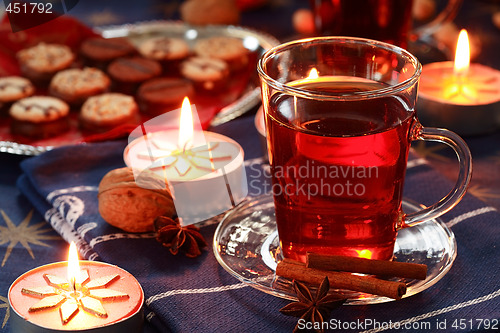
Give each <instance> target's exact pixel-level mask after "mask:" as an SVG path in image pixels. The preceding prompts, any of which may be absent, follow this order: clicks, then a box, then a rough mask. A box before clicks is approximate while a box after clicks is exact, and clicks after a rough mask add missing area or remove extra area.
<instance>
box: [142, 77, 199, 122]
mask: <svg viewBox="0 0 500 333" xmlns="http://www.w3.org/2000/svg"><path fill="white" fill-rule="evenodd" d="M193 95H194V88H193V84H192V83H191V82H190V81H189V80H186V79H178V78H156V79H151V80H149V81H146V82H144V83H143V84H141V86H140V87H139V90H138V92H137V100H138V103H139V109H140V110H141V112H143V113H146V114H149V115H153V116H157V115H160V114H163V113H165V112H168V111H172V110H175V109H178V108H180V106H181V104H182V100H183V99H184V97H186V96H187V97H189V98H192V97H193Z"/></svg>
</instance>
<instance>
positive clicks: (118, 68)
mask: <svg viewBox="0 0 500 333" xmlns="http://www.w3.org/2000/svg"><path fill="white" fill-rule="evenodd" d="M161 72H162V67H161V65H160V63H159V62H157V61H156V60H152V59H146V58H141V57H132V58H118V59H116V60H114V61H113V62H112V63H111V64H110V65H109V66H108V74H109V76H110V77H111V79H112V80H113V87H114V88H113V90H116V91H119V92H122V93H125V94H134V93H135V92H136V90H137V88H138V87H139V84H140V83H142V82H144V81H146V80H149V79H152V78H154V77H157V76H159V75H160V74H161Z"/></svg>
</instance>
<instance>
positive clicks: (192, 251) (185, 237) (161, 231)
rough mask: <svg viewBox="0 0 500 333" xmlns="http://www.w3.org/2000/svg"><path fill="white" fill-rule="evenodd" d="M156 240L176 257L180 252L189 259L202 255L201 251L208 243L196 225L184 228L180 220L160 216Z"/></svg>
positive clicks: (157, 221)
mask: <svg viewBox="0 0 500 333" xmlns="http://www.w3.org/2000/svg"><path fill="white" fill-rule="evenodd" d="M155 229H156V232H157V235H156V240H157V241H158V242H160V243H161V244H162V245H163V246H165V247H167V248H168V249H169V250H170V253H172V254H173V255H176V254H177V253H178V252H179V250H181V251H182V252H184V254H185V255H186V256H187V257H190V258H194V257H197V256H199V255H200V254H201V249H202V248H204V247H205V246H207V242H206V241H205V239H204V238H203V236H202V235H201V233H200V231H199V229H198V228H197V227H195V226H194V225H186V226H182V225H181V224H180V222H179V219H178V218H176V219H175V220H174V219H172V218H170V217H166V216H159V217H157V218H156V219H155Z"/></svg>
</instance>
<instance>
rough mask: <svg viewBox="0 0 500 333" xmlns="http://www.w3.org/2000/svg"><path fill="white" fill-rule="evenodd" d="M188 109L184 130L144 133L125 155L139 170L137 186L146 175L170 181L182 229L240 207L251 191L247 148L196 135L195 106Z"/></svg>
mask: <svg viewBox="0 0 500 333" xmlns="http://www.w3.org/2000/svg"><path fill="white" fill-rule="evenodd" d="M183 104H184V106H183V108H182V110H181V115H180V118H181V124H180V125H179V127H178V128H174V127H170V128H165V126H163V128H162V126H154V127H155V131H153V132H150V131H148V130H147V129H145V130H143V132H145V134H144V135H142V136H139V137H138V138H136V139H134V140H133V141H131V142H130V143H129V145H128V146H127V148H126V149H125V152H124V160H125V164H126V165H127V166H129V167H131V168H132V169H134V175H136V177H135V178H136V182H137V181H138V179H139V178H140V177H141V175H145V173H143V171H144V170H147V171H152V172H153V173H154V174H155V175H156V177H160V178H161V179H163V180H164V182H165V186H169V187H170V189H171V190H172V192H173V197H174V204H175V208H176V211H177V215H178V216H179V217H180V219H181V223H182V224H183V225H187V224H191V223H196V222H200V221H203V220H206V219H208V218H210V217H213V216H216V215H218V214H220V213H222V212H224V211H226V210H228V209H230V208H232V207H234V206H235V205H236V204H238V203H239V202H240V201H241V200H243V199H244V198H245V196H246V194H247V192H248V189H247V184H246V176H245V168H244V164H243V160H244V158H243V149H242V148H241V146H240V145H239V144H238V143H237V142H235V141H234V140H232V139H230V138H228V137H226V136H224V135H221V134H217V133H212V132H208V131H201V130H200V129H198V128H194V129H193V120H192V119H193V117H192V113H191V112H192V111H191V107H190V105H189V101H188V102H187V104H186V102H185V103H183ZM186 105H187V106H186ZM186 112H189V113H191V116H189V115H186ZM169 113H170V112H169ZM170 118H172V117H170ZM183 121H184V122H183ZM186 124H187V125H186ZM149 128H151V126H149ZM141 183H144V182H138V185H139V186H143V185H141Z"/></svg>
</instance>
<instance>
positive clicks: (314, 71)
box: [307, 68, 319, 79]
mask: <svg viewBox="0 0 500 333" xmlns="http://www.w3.org/2000/svg"><path fill="white" fill-rule="evenodd" d="M318 77H319V75H318V70H317V69H316V68H313V69H311V71H310V72H309V75H308V76H307V78H308V79H317V78H318Z"/></svg>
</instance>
